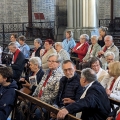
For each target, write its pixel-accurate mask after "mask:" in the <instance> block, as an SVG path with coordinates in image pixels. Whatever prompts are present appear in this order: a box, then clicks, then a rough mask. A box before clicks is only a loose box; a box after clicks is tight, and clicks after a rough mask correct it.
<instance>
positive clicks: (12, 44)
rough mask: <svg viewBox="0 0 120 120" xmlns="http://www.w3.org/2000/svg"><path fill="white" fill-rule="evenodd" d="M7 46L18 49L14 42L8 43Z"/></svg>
mask: <svg viewBox="0 0 120 120" xmlns="http://www.w3.org/2000/svg"><path fill="white" fill-rule="evenodd" d="M8 46H12V47H15V48H18V45H17V44H16V43H15V42H10V43H9V44H8Z"/></svg>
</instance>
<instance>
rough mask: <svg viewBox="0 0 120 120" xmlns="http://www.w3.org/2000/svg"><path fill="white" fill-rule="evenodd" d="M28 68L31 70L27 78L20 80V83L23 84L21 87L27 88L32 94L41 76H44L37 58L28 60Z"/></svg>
mask: <svg viewBox="0 0 120 120" xmlns="http://www.w3.org/2000/svg"><path fill="white" fill-rule="evenodd" d="M29 68H30V70H31V73H30V75H29V76H26V77H25V78H21V79H20V81H22V82H24V84H22V86H24V87H27V88H28V89H30V90H31V91H32V93H33V92H34V90H35V88H36V87H37V84H39V82H40V81H41V79H42V76H43V75H44V72H43V70H42V68H41V60H40V58H39V57H32V58H30V59H29Z"/></svg>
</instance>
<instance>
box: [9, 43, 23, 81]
mask: <svg viewBox="0 0 120 120" xmlns="http://www.w3.org/2000/svg"><path fill="white" fill-rule="evenodd" d="M8 48H9V51H10V52H12V53H13V58H12V63H11V67H12V70H13V78H14V79H15V80H19V78H20V76H21V73H22V71H23V69H24V65H25V56H24V55H23V53H22V52H21V51H20V50H19V49H18V46H17V45H16V43H14V42H11V43H9V45H8Z"/></svg>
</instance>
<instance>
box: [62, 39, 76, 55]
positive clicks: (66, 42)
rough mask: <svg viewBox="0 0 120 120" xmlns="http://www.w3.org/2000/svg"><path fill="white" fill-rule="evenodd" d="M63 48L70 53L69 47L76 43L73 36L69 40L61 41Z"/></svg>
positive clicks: (71, 47)
mask: <svg viewBox="0 0 120 120" xmlns="http://www.w3.org/2000/svg"><path fill="white" fill-rule="evenodd" d="M62 45H63V48H64V49H65V50H66V51H67V52H68V53H70V52H71V49H73V48H74V47H75V45H76V43H75V40H74V39H73V38H70V40H67V39H64V40H63V42H62Z"/></svg>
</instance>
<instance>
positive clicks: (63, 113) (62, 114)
mask: <svg viewBox="0 0 120 120" xmlns="http://www.w3.org/2000/svg"><path fill="white" fill-rule="evenodd" d="M67 114H68V111H67V109H65V108H64V109H62V110H59V112H58V114H57V120H61V119H64V118H65V116H66V115H67Z"/></svg>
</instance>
